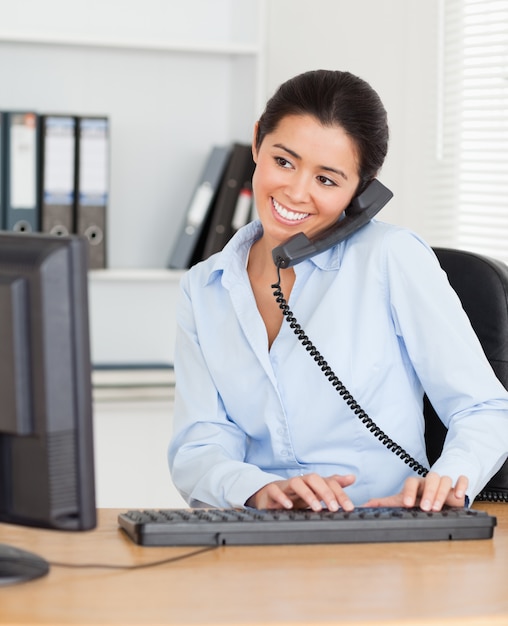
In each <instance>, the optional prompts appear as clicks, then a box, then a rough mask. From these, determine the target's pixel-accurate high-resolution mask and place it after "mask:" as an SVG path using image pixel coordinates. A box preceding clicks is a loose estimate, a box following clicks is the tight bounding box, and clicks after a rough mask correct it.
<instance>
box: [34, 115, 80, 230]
mask: <svg viewBox="0 0 508 626" xmlns="http://www.w3.org/2000/svg"><path fill="white" fill-rule="evenodd" d="M76 126H77V119H76V117H75V116H72V115H41V117H40V141H41V148H40V162H41V171H40V175H39V176H40V177H39V180H40V193H39V204H40V209H41V230H42V231H43V232H45V233H50V234H52V235H60V236H61V235H69V234H71V233H73V232H74V231H75V225H74V212H75V188H76V156H77V153H76Z"/></svg>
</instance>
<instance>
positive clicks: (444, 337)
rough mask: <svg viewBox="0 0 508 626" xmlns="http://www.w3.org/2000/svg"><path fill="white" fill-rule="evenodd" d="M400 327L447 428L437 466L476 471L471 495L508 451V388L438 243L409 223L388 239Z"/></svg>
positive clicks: (452, 472) (448, 471) (471, 474)
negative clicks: (411, 231)
mask: <svg viewBox="0 0 508 626" xmlns="http://www.w3.org/2000/svg"><path fill="white" fill-rule="evenodd" d="M385 244H386V249H385V259H386V265H385V271H386V274H387V276H386V278H387V284H388V285H389V291H390V293H389V298H390V303H391V307H392V315H393V319H394V323H395V327H396V332H397V334H398V335H399V337H400V340H401V341H402V342H403V343H404V345H405V347H406V350H407V352H408V355H409V357H410V360H411V363H412V365H413V367H414V369H415V372H416V374H417V376H418V378H419V379H420V382H421V383H422V386H423V388H424V390H425V392H426V394H427V396H428V397H429V400H430V401H431V403H432V405H433V407H434V409H435V410H436V412H437V414H438V415H439V417H440V418H441V420H442V421H443V423H444V424H445V425H446V426H447V428H448V434H447V437H446V441H445V444H444V448H443V452H442V455H441V457H440V458H439V459H438V460H437V461H436V462H435V464H434V465H433V467H432V470H433V471H435V472H437V473H439V474H441V475H447V476H450V477H451V478H452V479H453V480H454V481H456V480H457V478H458V477H459V476H460V475H461V474H464V475H465V476H467V477H468V479H469V489H468V492H467V495H468V497H469V499H470V501H471V502H472V501H473V499H474V497H475V496H476V495H477V494H478V492H479V491H480V490H481V489H482V488H483V487H484V485H485V484H486V482H487V481H488V480H489V479H490V478H491V476H493V475H494V474H495V472H496V471H497V470H498V469H499V468H500V467H501V465H502V464H503V462H504V461H505V459H506V457H507V453H508V393H507V391H506V390H505V388H504V387H503V386H502V384H501V383H500V382H499V380H498V379H497V377H496V376H495V374H494V372H493V370H492V368H491V366H490V364H489V362H488V360H487V358H486V357H485V354H484V352H483V349H482V347H481V345H480V343H479V341H478V338H477V337H476V334H475V333H474V330H473V329H472V327H471V324H470V322H469V319H468V318H467V315H466V314H465V312H464V310H463V309H462V305H461V303H460V301H459V299H458V297H457V295H456V293H455V291H454V290H453V289H452V288H451V286H450V284H449V282H448V279H447V276H446V274H445V272H444V271H443V270H442V269H441V267H440V265H439V262H438V260H437V258H436V257H435V255H434V253H433V251H432V250H431V249H430V248H429V247H428V246H427V245H426V244H424V243H423V242H422V241H420V240H419V239H418V238H417V237H416V236H414V235H408V234H407V233H404V232H403V231H399V232H397V233H395V234H394V235H393V236H392V237H391V238H389V241H386V242H385Z"/></svg>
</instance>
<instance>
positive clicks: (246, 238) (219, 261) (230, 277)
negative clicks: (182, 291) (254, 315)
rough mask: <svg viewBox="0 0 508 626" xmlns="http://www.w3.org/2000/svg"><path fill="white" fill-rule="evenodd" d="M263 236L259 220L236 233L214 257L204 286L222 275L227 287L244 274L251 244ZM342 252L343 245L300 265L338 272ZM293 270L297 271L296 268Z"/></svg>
mask: <svg viewBox="0 0 508 626" xmlns="http://www.w3.org/2000/svg"><path fill="white" fill-rule="evenodd" d="M262 234H263V226H262V225H261V222H260V221H259V220H256V221H254V222H251V223H249V224H247V225H246V226H244V227H242V228H241V229H240V230H239V231H238V232H236V233H235V234H234V235H233V237H232V238H231V239H230V240H229V241H228V243H227V244H226V245H225V246H224V248H223V250H222V251H221V252H219V253H218V254H217V255H215V257H214V259H213V263H212V264H211V266H210V272H209V273H208V275H207V277H206V284H208V283H210V282H212V281H213V280H214V279H215V278H216V277H217V276H218V275H219V274H222V275H223V283H224V285H225V286H227V285H228V284H229V283H230V281H235V280H238V279H239V278H240V275H241V274H242V275H243V274H244V272H245V266H246V263H247V258H248V255H249V251H250V248H251V246H252V244H253V243H254V242H255V241H257V240H258V239H259V238H260V237H261V236H262ZM343 252H344V243H340V244H338V245H336V246H333V247H332V248H330V249H329V250H325V251H324V252H321V253H319V254H316V255H315V256H313V257H311V258H310V259H307V260H306V261H304V262H303V263H302V264H299V265H303V264H304V263H305V264H309V263H310V264H312V265H314V266H316V267H318V268H319V269H321V270H324V271H330V270H338V269H339V267H340V264H341V260H342V255H343ZM299 265H296V266H295V270H296V271H298V266H299Z"/></svg>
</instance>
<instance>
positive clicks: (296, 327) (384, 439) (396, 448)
mask: <svg viewBox="0 0 508 626" xmlns="http://www.w3.org/2000/svg"><path fill="white" fill-rule="evenodd" d="M272 289H273V295H274V297H275V300H276V301H277V304H278V305H279V308H280V310H281V311H282V315H283V316H284V318H285V319H286V321H287V322H288V323H289V326H290V327H291V328H292V329H293V332H294V333H295V335H296V336H297V337H298V340H299V341H300V342H301V343H302V345H303V346H304V347H305V349H306V350H307V352H308V353H309V354H310V355H311V356H312V357H313V358H314V361H315V362H316V364H317V365H318V367H319V368H320V369H321V371H322V372H323V374H324V375H325V376H326V378H328V380H329V381H330V382H331V384H332V385H333V387H335V390H336V391H337V392H338V393H339V395H340V396H341V397H342V398H343V399H344V401H345V402H346V404H347V405H348V406H349V408H350V409H351V411H353V413H354V414H355V415H356V416H357V417H358V419H359V420H360V421H361V422H362V424H364V425H365V427H366V428H367V429H368V430H370V432H371V433H372V434H373V435H374V436H375V437H377V438H378V439H379V441H381V443H382V444H383V445H384V446H386V447H387V448H388V449H389V450H390V451H391V452H393V453H394V454H395V455H397V456H398V457H399V458H400V459H401V460H402V461H404V463H406V465H409V467H410V468H411V469H412V470H414V471H415V472H416V473H417V474H419V475H420V476H426V475H427V474H428V472H429V470H428V469H427V468H426V467H424V466H423V465H421V464H420V463H419V462H418V461H417V460H416V459H414V458H413V457H412V456H411V455H410V454H408V453H407V452H406V451H405V450H404V448H402V447H401V446H400V445H399V444H398V443H396V442H395V441H393V439H390V437H389V436H388V435H387V434H386V433H385V432H383V431H382V430H381V428H379V426H378V425H377V424H376V423H375V422H374V420H372V419H371V418H370V417H369V416H368V415H367V413H366V412H365V411H364V410H363V409H362V407H361V406H360V405H359V404H358V402H357V401H356V400H355V399H354V398H353V396H352V395H351V394H350V393H349V391H348V390H347V388H346V387H345V385H344V384H343V383H342V382H341V381H340V380H339V378H338V377H337V376H336V374H335V373H334V372H333V370H332V368H331V367H330V366H329V365H328V363H327V362H326V361H325V359H324V358H323V357H322V356H321V354H320V352H319V350H318V349H317V348H316V347H315V346H314V344H313V343H312V341H311V340H310V339H309V337H308V336H307V335H306V334H305V331H304V330H303V329H302V327H301V326H300V324H299V323H298V321H297V320H296V318H295V316H294V315H293V313H292V311H291V309H290V308H289V306H288V303H287V302H286V299H285V298H284V294H283V293H282V290H281V287H280V265H277V282H276V283H275V284H273V285H272Z"/></svg>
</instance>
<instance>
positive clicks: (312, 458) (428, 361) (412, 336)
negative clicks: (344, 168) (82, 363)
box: [169, 221, 508, 507]
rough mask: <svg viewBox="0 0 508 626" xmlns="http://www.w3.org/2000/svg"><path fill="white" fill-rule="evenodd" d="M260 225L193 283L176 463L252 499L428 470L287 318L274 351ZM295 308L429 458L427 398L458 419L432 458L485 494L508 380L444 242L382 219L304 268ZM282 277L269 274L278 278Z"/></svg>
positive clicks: (180, 346)
mask: <svg viewBox="0 0 508 626" xmlns="http://www.w3.org/2000/svg"><path fill="white" fill-rule="evenodd" d="M261 234H262V226H261V224H260V223H259V222H254V223H252V224H249V225H247V226H246V227H244V228H243V229H241V230H240V231H239V232H238V233H237V234H236V235H235V236H234V237H233V239H231V240H230V242H229V243H228V244H227V245H226V247H225V248H224V250H223V251H222V252H220V253H218V254H216V255H214V256H213V257H211V258H210V259H208V260H206V261H204V262H202V263H200V264H198V265H196V266H194V267H193V268H191V270H189V272H187V273H186V274H185V275H184V277H183V279H182V284H181V298H180V303H179V306H178V313H177V322H178V331H177V340H176V346H175V374H176V398H175V409H174V424H173V436H172V440H171V443H170V447H169V465H170V471H171V475H172V479H173V481H174V484H175V485H176V487H177V488H178V489H179V491H180V492H181V494H182V496H183V497H184V498H185V499H186V500H187V501H188V502H189V504H190V505H191V506H202V505H212V506H222V507H229V506H243V505H244V503H245V501H246V500H247V499H248V498H249V497H250V496H251V495H252V494H253V493H255V492H256V491H257V490H258V489H260V488H261V487H262V486H264V485H265V484H267V483H269V482H271V481H273V480H279V479H281V478H287V477H291V476H295V475H299V474H306V473H310V472H316V473H319V474H321V475H322V476H329V475H331V474H350V473H352V474H355V475H356V482H355V483H354V484H353V485H352V486H351V487H348V489H347V491H348V493H349V495H350V497H351V499H352V501H353V502H354V503H355V504H356V505H361V504H363V503H365V502H366V501H368V500H369V499H370V498H373V497H382V496H387V495H392V494H395V493H398V492H399V491H400V489H401V487H402V484H403V482H404V480H405V479H406V478H407V477H408V476H410V475H412V474H414V472H413V471H412V470H411V469H410V468H409V467H408V466H407V465H406V464H404V463H403V462H402V461H401V460H400V458H398V457H397V456H396V455H395V454H393V452H391V451H390V450H388V449H387V448H386V447H385V446H384V445H383V444H382V443H381V442H380V441H379V440H377V439H376V438H375V437H374V435H373V434H372V433H371V432H369V430H368V429H367V428H366V427H365V426H364V425H363V424H362V423H361V422H360V420H359V419H358V418H357V417H356V416H355V415H354V413H353V412H352V411H351V409H350V408H349V407H348V406H347V405H346V403H345V402H344V400H343V399H342V398H341V397H340V396H339V394H338V393H337V391H336V390H335V389H334V388H333V387H332V385H331V384H330V382H329V381H328V380H327V379H326V378H325V376H324V375H323V372H322V371H321V370H320V368H319V367H318V366H317V365H316V363H315V362H314V359H313V358H312V357H311V356H310V355H309V354H308V352H307V351H306V349H305V348H304V347H303V346H302V345H301V343H300V342H299V341H298V339H297V337H296V336H295V334H294V332H293V330H292V329H291V328H290V327H289V324H287V323H286V322H284V323H283V325H282V327H281V330H280V332H279V335H278V336H277V338H276V339H275V341H274V342H273V344H272V347H271V349H270V350H269V349H268V342H267V334H266V329H265V327H264V324H263V321H262V318H261V316H260V314H259V312H258V310H257V307H256V302H255V299H254V295H253V292H252V289H251V286H250V283H249V278H248V275H247V272H246V261H247V258H248V253H249V250H250V246H251V245H252V243H253V242H254V241H255V240H256V239H257V238H258V237H260V236H261ZM295 272H296V281H295V284H294V287H293V290H292V292H291V297H290V300H289V305H290V307H291V309H292V310H293V313H294V314H295V317H296V318H297V320H298V322H299V323H300V324H301V326H302V327H303V329H304V330H305V331H306V333H307V335H308V336H309V338H310V339H311V340H312V342H313V343H314V344H315V345H316V347H317V348H318V350H319V351H320V352H321V354H322V355H323V357H324V358H325V359H326V361H327V362H328V363H329V365H330V367H331V368H332V369H333V371H334V372H335V373H336V374H337V376H338V377H339V378H340V379H341V380H342V382H343V383H344V384H345V385H346V387H347V388H348V390H349V391H350V392H351V393H352V395H353V396H354V397H355V399H356V400H357V401H358V402H359V404H360V405H361V406H362V408H363V409H364V410H365V411H366V412H367V413H368V415H369V416H370V417H371V418H372V419H373V420H374V421H375V422H376V423H377V425H378V426H379V427H380V428H381V429H382V430H383V431H384V432H385V433H387V434H388V435H389V436H390V437H391V438H392V439H394V440H395V441H397V443H399V444H400V445H401V446H402V447H403V448H404V449H405V450H407V451H408V452H409V454H411V455H412V456H413V457H415V458H416V459H417V460H418V461H419V462H421V463H422V464H423V465H426V464H427V458H426V453H425V443H424V421H423V416H422V397H423V393H424V390H425V392H426V393H427V394H428V396H429V398H430V400H431V402H432V404H433V405H434V407H435V409H436V411H437V412H438V414H439V415H440V416H441V418H442V420H443V421H444V422H445V424H446V425H447V426H448V428H449V433H448V437H447V440H446V444H445V448H444V451H443V454H442V456H441V457H440V459H438V461H437V462H436V463H435V464H434V466H433V468H432V469H433V470H435V471H436V472H438V473H440V474H441V475H448V476H451V477H452V479H454V480H456V479H457V477H458V476H459V475H460V474H465V475H467V476H468V478H469V481H470V484H469V489H468V492H467V495H468V497H469V500H470V502H472V501H473V499H474V497H475V496H476V495H477V493H478V492H479V491H480V490H481V489H482V487H483V486H484V485H485V483H486V482H487V480H488V479H489V478H490V477H491V476H492V475H493V474H494V473H495V472H496V471H497V470H498V469H499V467H500V466H501V465H502V463H503V462H504V460H505V458H506V456H507V453H508V393H507V392H506V390H505V389H504V387H503V386H502V385H501V384H500V383H499V381H498V380H497V378H496V377H495V375H494V374H493V372H492V370H491V368H490V365H489V364H488V362H487V360H486V358H485V356H484V354H483V351H482V349H481V347H480V344H479V342H478V340H477V338H476V336H475V334H474V332H473V330H472V328H471V326H470V323H469V321H468V319H467V317H466V315H465V314H464V312H463V310H462V308H461V305H460V303H459V300H458V298H457V296H456V295H455V292H454V291H453V290H452V289H451V287H450V286H449V284H448V281H447V278H446V275H445V274H444V272H443V271H442V270H441V268H440V266H439V263H438V261H437V259H436V258H435V256H434V254H433V252H432V250H431V249H430V248H429V247H428V246H427V245H426V244H425V243H424V242H422V241H421V240H420V239H419V238H418V237H417V236H416V235H415V234H413V233H411V232H409V231H407V230H405V229H402V228H399V227H396V226H392V225H389V224H385V223H383V222H378V221H372V222H370V223H369V224H368V225H367V226H366V227H364V228H363V229H361V230H360V231H358V232H357V233H355V234H354V235H352V236H351V237H350V238H349V239H347V240H346V241H345V242H342V243H340V244H339V245H337V246H335V247H334V248H332V249H330V250H328V251H326V252H323V253H321V254H319V255H316V256H315V257H313V258H311V259H309V260H307V261H304V262H302V263H300V264H298V265H296V266H295ZM268 289H270V285H267V290H268Z"/></svg>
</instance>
